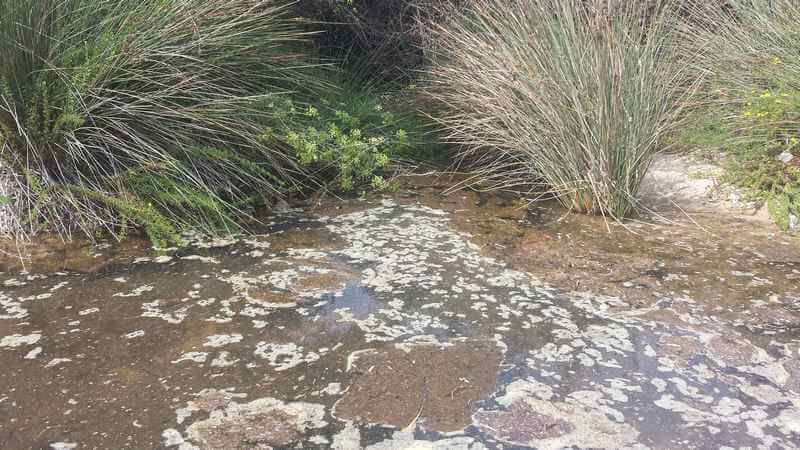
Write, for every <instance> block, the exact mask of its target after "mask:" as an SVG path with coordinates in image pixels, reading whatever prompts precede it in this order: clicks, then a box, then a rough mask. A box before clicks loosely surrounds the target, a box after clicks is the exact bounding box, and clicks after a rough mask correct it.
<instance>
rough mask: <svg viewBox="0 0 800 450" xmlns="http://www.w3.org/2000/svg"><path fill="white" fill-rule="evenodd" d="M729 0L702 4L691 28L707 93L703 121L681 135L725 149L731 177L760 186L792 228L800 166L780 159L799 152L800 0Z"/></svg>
mask: <svg viewBox="0 0 800 450" xmlns="http://www.w3.org/2000/svg"><path fill="white" fill-rule="evenodd" d="M729 3H730V9H729V10H726V11H722V12H718V13H717V14H713V13H711V14H710V13H709V12H708V10H703V11H702V12H701V14H703V17H702V18H701V19H702V20H697V21H696V22H697V23H698V24H699V25H697V26H694V27H691V28H689V29H688V30H687V31H688V33H689V37H690V38H691V39H692V41H693V42H694V43H695V44H696V48H698V49H699V52H698V55H699V58H697V60H696V64H695V67H696V69H697V70H698V71H699V72H701V73H703V74H704V76H705V78H706V82H705V84H704V88H705V91H706V92H705V96H706V98H707V100H708V101H707V102H705V103H703V104H701V105H700V107H699V108H698V109H697V111H695V114H694V116H695V117H696V118H700V120H698V121H697V122H698V123H700V124H703V125H701V126H700V127H694V128H693V129H691V130H689V131H688V132H687V133H684V135H683V136H682V139H683V140H684V141H685V142H687V143H690V144H694V145H696V146H698V147H701V148H710V149H714V150H715V151H721V152H724V154H726V155H727V158H726V161H725V165H726V168H727V169H728V170H727V176H728V180H729V181H730V182H732V183H733V184H736V185H738V186H742V187H747V188H751V189H755V190H756V191H757V192H756V195H758V196H759V197H761V198H762V199H763V200H765V201H766V202H767V204H768V206H769V210H770V212H771V213H772V215H773V217H774V218H775V220H776V222H777V223H778V224H779V225H781V226H782V227H784V228H786V227H788V223H789V222H788V216H789V215H790V214H794V215H799V214H800V209H798V206H797V205H798V202H800V198H798V191H800V167H798V166H795V165H793V164H785V163H783V162H781V161H780V160H779V159H778V155H780V154H781V153H784V152H788V153H792V154H794V155H795V158H797V157H798V156H800V141H799V139H800V134H799V133H800V60H799V59H798V58H797V55H798V52H799V51H800V5H798V4H797V3H796V2H793V1H789V0H776V1H773V2H770V3H769V4H767V3H760V2H744V1H730V2H729ZM701 128H704V130H703V129H701ZM795 161H796V160H795Z"/></svg>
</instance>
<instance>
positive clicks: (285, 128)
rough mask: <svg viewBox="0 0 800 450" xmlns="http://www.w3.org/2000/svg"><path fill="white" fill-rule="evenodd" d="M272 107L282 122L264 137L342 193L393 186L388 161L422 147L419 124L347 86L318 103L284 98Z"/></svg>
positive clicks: (378, 100)
mask: <svg viewBox="0 0 800 450" xmlns="http://www.w3.org/2000/svg"><path fill="white" fill-rule="evenodd" d="M273 108H275V109H276V110H277V111H278V112H277V116H278V117H281V118H282V120H281V121H280V124H279V125H278V126H277V127H271V128H269V129H268V130H266V132H265V134H264V136H263V138H264V139H266V140H277V141H281V142H285V143H286V144H287V145H288V146H289V147H290V149H291V152H292V154H293V155H294V156H295V158H296V159H297V161H298V163H299V164H300V165H301V166H302V167H304V168H306V169H307V170H309V171H310V172H311V173H314V174H316V175H317V176H318V178H319V179H321V180H332V181H333V183H334V184H335V186H336V188H337V189H339V190H341V191H354V190H360V189H363V188H366V187H369V188H371V189H375V190H385V189H389V188H391V187H392V185H391V183H390V182H389V181H387V179H386V178H384V175H385V172H386V171H387V169H388V166H389V164H390V162H391V161H395V160H396V159H398V158H400V157H402V156H404V155H408V154H409V153H410V152H412V151H413V150H414V149H415V147H416V146H418V145H420V134H421V128H422V127H423V125H421V124H420V123H419V122H417V121H415V120H414V119H413V118H410V117H409V116H408V115H406V114H405V113H396V112H393V111H389V110H388V109H387V108H386V107H385V106H384V104H383V103H382V102H381V100H380V99H379V98H378V97H377V96H376V95H373V94H371V93H369V92H362V93H356V92H355V91H354V90H348V89H346V90H344V91H342V92H339V93H337V95H334V96H331V97H329V98H323V99H322V100H321V101H320V102H319V103H318V104H317V105H311V104H306V103H299V102H295V101H292V100H291V99H285V100H283V101H282V102H281V103H280V104H278V105H273Z"/></svg>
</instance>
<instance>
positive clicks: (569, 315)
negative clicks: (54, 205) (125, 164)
mask: <svg viewBox="0 0 800 450" xmlns="http://www.w3.org/2000/svg"><path fill="white" fill-rule="evenodd" d="M452 219H453V216H452V214H451V213H447V212H445V211H442V210H438V209H432V208H429V207H426V206H422V205H418V204H409V205H399V204H396V203H394V202H391V201H384V202H382V203H371V204H367V207H364V208H359V209H358V210H353V211H347V212H346V213H344V214H342V215H338V216H332V217H319V216H317V217H312V216H305V215H302V214H300V213H298V214H297V215H296V216H290V217H288V218H285V219H282V220H281V221H277V222H275V223H273V224H271V225H269V226H268V227H266V228H265V229H264V230H263V233H262V234H260V235H256V236H248V237H245V238H240V239H224V240H219V239H218V240H203V239H199V238H197V239H195V240H194V242H193V243H192V244H191V245H190V246H189V247H188V248H184V249H181V250H178V251H176V252H173V253H169V254H166V255H158V256H150V257H142V258H138V259H136V262H134V263H131V264H127V263H126V264H113V263H111V264H109V265H107V266H105V267H104V268H103V269H102V270H100V271H97V272H96V273H92V274H86V273H78V272H60V273H52V274H46V275H42V274H37V275H34V274H25V273H10V272H9V273H5V274H2V275H0V368H2V369H1V370H0V418H2V420H0V448H3V449H29V448H53V449H72V448H75V449H91V448H102V449H106V448H115V449H124V448H125V449H127V448H130V449H150V448H170V449H180V450H191V449H228V448H248V449H249V448H255V449H267V448H333V449H357V448H370V449H398V448H424V449H476V450H477V449H484V448H540V449H557V448H607V449H611V448H640V449H645V448H652V449H664V448H702V449H707V448H714V449H723V448H753V449H755V448H764V449H777V448H797V447H800V395H798V394H799V391H800V387H799V386H800V364H799V363H798V350H800V330H798V328H796V327H795V326H794V325H793V322H791V321H788V322H787V321H785V320H783V318H784V316H782V315H780V314H777V315H769V314H759V315H758V317H759V326H757V327H755V326H749V325H748V326H745V325H744V324H743V322H741V321H739V319H736V320H727V319H726V316H725V314H721V313H719V311H717V310H716V309H715V306H714V305H711V304H708V303H707V302H704V301H701V300H698V299H695V298H692V297H691V296H688V295H687V294H685V293H670V294H666V293H665V294H664V295H663V297H662V298H661V299H659V300H658V301H657V302H654V303H648V304H646V305H641V304H634V303H627V302H626V301H623V300H621V299H620V298H617V297H607V296H601V295H595V294H591V293H581V292H572V293H566V292H563V291H559V290H558V289H555V288H553V287H550V286H549V285H547V284H546V283H545V282H543V281H542V280H540V279H537V278H536V277H534V276H532V275H530V274H529V273H526V272H522V271H518V270H512V269H510V268H509V267H508V266H506V265H505V264H504V263H503V262H501V261H498V260H495V259H492V258H489V257H487V256H485V254H482V253H481V251H480V249H479V248H478V247H477V246H476V245H474V244H473V243H472V242H471V237H470V236H467V235H465V234H462V233H459V232H457V231H455V230H454V228H453V226H452ZM735 281H736V277H735V276H734V277H733V281H732V282H735ZM744 302H746V303H747V304H745V305H743V306H742V310H752V311H760V310H762V309H768V308H767V307H772V306H775V307H776V308H778V307H780V308H782V309H785V310H800V296H798V293H797V292H796V289H795V290H794V291H791V292H790V291H786V290H783V291H781V292H776V293H775V294H774V296H772V297H771V298H770V299H769V301H768V302H767V299H762V298H752V299H745V300H744ZM711 312H713V314H712V313H711ZM723 312H724V311H723ZM736 317H741V316H736Z"/></svg>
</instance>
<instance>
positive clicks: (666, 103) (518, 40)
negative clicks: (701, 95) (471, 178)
mask: <svg viewBox="0 0 800 450" xmlns="http://www.w3.org/2000/svg"><path fill="white" fill-rule="evenodd" d="M647 3H653V2H631V4H630V5H629V6H628V7H624V8H622V7H620V8H618V9H614V11H612V12H610V13H607V12H606V13H604V12H602V11H598V10H595V9H593V8H590V7H588V6H587V5H588V4H587V2H585V1H583V0H566V1H561V0H510V1H503V2H496V1H489V0H476V1H474V2H473V3H472V7H471V9H470V10H469V11H467V12H464V13H463V14H460V15H457V16H456V17H455V19H454V20H453V21H452V22H450V23H449V24H446V25H444V26H437V27H434V28H433V33H434V38H435V39H433V42H434V43H435V46H434V47H432V48H431V49H429V54H430V59H431V61H430V63H431V69H430V71H429V78H430V81H429V83H428V86H427V88H426V91H427V92H428V94H429V95H430V97H431V98H432V99H433V100H435V101H436V102H437V104H438V111H436V112H435V115H436V116H437V118H438V121H439V123H440V124H441V126H442V127H443V128H444V129H445V130H446V131H447V133H448V138H449V139H448V140H449V141H451V142H453V143H456V144H459V145H462V146H464V148H466V150H465V152H464V154H463V158H464V160H465V161H467V162H469V163H471V164H473V165H474V166H475V167H477V175H478V176H477V177H476V178H475V179H476V180H478V181H480V182H481V183H482V184H483V185H484V186H485V187H489V188H508V187H512V186H524V187H528V188H531V189H532V190H535V191H536V192H541V190H542V189H543V188H544V189H546V190H549V191H550V192H552V193H553V194H554V195H555V196H556V197H557V198H558V199H559V200H560V201H561V202H562V203H563V204H564V205H565V206H567V207H568V208H570V209H572V210H577V211H582V212H594V213H600V214H605V215H610V216H613V217H617V218H621V217H623V216H626V215H628V214H629V213H630V212H631V210H632V208H633V206H634V204H635V196H636V193H637V190H638V188H639V185H640V183H641V180H642V178H643V176H644V174H645V173H646V171H647V169H648V167H649V166H650V162H651V159H652V157H653V155H654V154H655V153H656V152H657V151H659V150H660V149H661V143H662V139H663V138H664V137H665V136H666V135H667V134H668V133H669V132H670V131H671V130H672V129H673V128H675V127H676V126H677V125H678V124H679V121H678V120H677V119H678V117H679V113H680V111H681V107H682V104H683V101H684V100H685V99H686V98H687V96H688V95H689V94H690V93H691V92H692V87H693V81H692V78H691V73H690V72H689V71H688V70H687V69H686V65H685V64H683V62H682V55H683V53H682V52H681V50H680V48H679V46H678V45H677V39H676V36H675V34H676V33H675V32H674V31H673V30H675V29H676V27H674V23H672V22H671V20H670V16H669V14H668V12H669V11H670V9H669V8H665V7H662V5H655V6H653V5H647ZM656 3H659V2H656ZM653 7H654V8H655V9H651V8H653ZM645 17H648V19H647V20H645V19H644V18H645ZM542 184H543V185H544V187H543V186H542ZM531 186H533V187H531Z"/></svg>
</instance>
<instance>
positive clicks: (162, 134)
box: [0, 0, 321, 241]
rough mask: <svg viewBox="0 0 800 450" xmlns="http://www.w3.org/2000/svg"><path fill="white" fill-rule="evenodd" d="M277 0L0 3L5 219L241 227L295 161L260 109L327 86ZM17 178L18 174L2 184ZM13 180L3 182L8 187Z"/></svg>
mask: <svg viewBox="0 0 800 450" xmlns="http://www.w3.org/2000/svg"><path fill="white" fill-rule="evenodd" d="M288 8H289V5H287V4H286V3H285V2H282V1H276V0H231V1H224V2H223V1H217V0H211V1H208V0H183V1H174V0H99V1H96V0H0V60H1V61H3V64H2V65H0V160H2V163H1V164H2V167H3V170H4V171H7V172H10V173H11V175H10V176H6V177H4V179H3V184H4V187H3V188H4V192H6V194H7V195H6V196H7V197H8V202H7V203H8V205H6V207H11V208H13V209H14V210H15V211H16V216H18V217H22V218H25V220H19V221H18V222H17V223H15V224H13V227H12V228H13V229H12V230H9V231H11V232H12V233H14V234H17V235H29V234H32V233H35V232H36V231H38V230H40V229H42V228H49V229H53V230H55V231H58V232H60V233H61V234H64V235H71V234H72V233H73V232H74V231H82V232H84V233H86V234H87V235H89V236H92V235H94V234H95V232H96V230H97V229H98V228H106V229H108V230H111V231H118V230H120V229H124V228H126V227H127V226H129V225H131V224H134V225H139V226H142V227H143V228H144V229H145V230H148V233H150V231H152V233H150V234H151V237H153V238H154V240H162V241H163V240H165V239H166V240H170V239H171V237H170V236H174V234H175V233H174V232H173V231H174V229H178V228H181V227H183V226H187V225H191V226H197V227H200V228H203V229H206V230H210V229H217V228H218V227H219V226H222V227H223V228H230V227H234V226H235V223H236V222H235V220H234V219H235V218H237V217H241V216H242V215H243V214H246V211H247V209H246V208H245V205H246V204H248V202H250V201H251V200H252V199H253V197H254V196H257V197H258V196H260V197H271V196H280V195H282V193H284V192H285V191H286V190H287V189H289V188H292V187H293V186H294V185H295V183H297V179H298V177H297V175H298V174H299V173H300V172H301V171H300V169H299V168H298V166H297V165H296V164H294V163H293V160H292V158H291V155H289V154H287V152H286V150H285V146H280V145H266V144H265V143H264V142H263V140H260V139H259V136H260V135H261V134H262V133H263V129H264V124H265V123H270V122H271V121H274V120H275V119H274V111H272V110H271V109H270V108H268V107H265V105H268V104H269V103H270V102H271V101H272V99H274V98H276V97H280V96H282V95H284V94H286V93H289V92H293V91H298V90H304V91H313V90H314V89H315V87H318V86H320V84H321V83H320V82H319V81H318V79H317V78H316V77H315V76H312V75H309V71H308V70H306V67H307V66H308V63H307V62H306V61H305V59H304V57H303V51H302V48H303V47H302V46H303V42H304V40H305V39H306V34H305V33H304V32H302V31H300V30H299V29H298V28H297V26H296V23H295V22H294V21H293V20H292V19H291V16H290V15H289V12H290V10H289V9H288ZM9 185H12V186H11V187H9ZM9 192H10V195H8V193H9Z"/></svg>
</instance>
